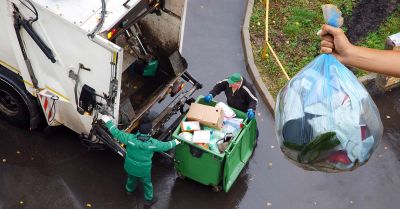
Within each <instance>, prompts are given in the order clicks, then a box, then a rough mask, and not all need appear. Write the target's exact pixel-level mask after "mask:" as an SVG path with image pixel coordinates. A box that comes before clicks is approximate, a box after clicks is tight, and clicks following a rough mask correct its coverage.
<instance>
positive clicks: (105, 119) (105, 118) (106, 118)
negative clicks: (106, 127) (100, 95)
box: [101, 115, 111, 123]
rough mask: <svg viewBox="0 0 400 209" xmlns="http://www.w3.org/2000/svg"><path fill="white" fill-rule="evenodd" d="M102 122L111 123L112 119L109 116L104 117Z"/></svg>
mask: <svg viewBox="0 0 400 209" xmlns="http://www.w3.org/2000/svg"><path fill="white" fill-rule="evenodd" d="M101 120H102V121H104V123H107V122H108V121H111V117H110V116H108V115H102V116H101Z"/></svg>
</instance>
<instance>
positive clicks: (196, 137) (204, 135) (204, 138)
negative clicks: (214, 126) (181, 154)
mask: <svg viewBox="0 0 400 209" xmlns="http://www.w3.org/2000/svg"><path fill="white" fill-rule="evenodd" d="M210 139H211V134H210V131H208V130H201V131H195V132H194V133H193V138H192V141H193V142H194V143H200V144H208V143H210Z"/></svg>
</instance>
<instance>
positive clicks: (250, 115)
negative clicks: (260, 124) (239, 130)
mask: <svg viewBox="0 0 400 209" xmlns="http://www.w3.org/2000/svg"><path fill="white" fill-rule="evenodd" d="M255 116H256V113H255V112H254V110H253V109H248V110H247V118H248V119H250V120H253V119H254V117H255Z"/></svg>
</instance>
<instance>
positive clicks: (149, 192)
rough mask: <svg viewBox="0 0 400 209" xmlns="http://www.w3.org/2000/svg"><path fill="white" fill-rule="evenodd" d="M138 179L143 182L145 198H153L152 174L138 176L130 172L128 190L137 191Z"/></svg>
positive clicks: (126, 186)
mask: <svg viewBox="0 0 400 209" xmlns="http://www.w3.org/2000/svg"><path fill="white" fill-rule="evenodd" d="M138 180H139V181H141V182H142V183H143V190H144V198H145V199H146V200H149V201H151V200H153V184H152V183H151V175H146V176H145V177H136V176H132V175H129V174H128V180H127V182H126V185H125V189H126V191H128V192H133V191H135V188H136V183H137V181H138Z"/></svg>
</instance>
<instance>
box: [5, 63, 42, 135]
mask: <svg viewBox="0 0 400 209" xmlns="http://www.w3.org/2000/svg"><path fill="white" fill-rule="evenodd" d="M39 113H40V110H39V108H38V105H37V102H36V100H35V98H34V97H33V96H32V95H31V94H30V93H29V92H28V91H27V90H26V88H25V85H24V83H23V80H22V78H21V77H20V76H19V75H17V74H15V73H13V72H11V71H10V70H8V69H6V68H4V67H3V66H0V118H1V119H3V120H6V121H8V122H10V123H11V124H13V125H16V126H22V127H30V128H31V129H34V128H37V126H38V125H39V122H40V118H41V115H40V114H39Z"/></svg>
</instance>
